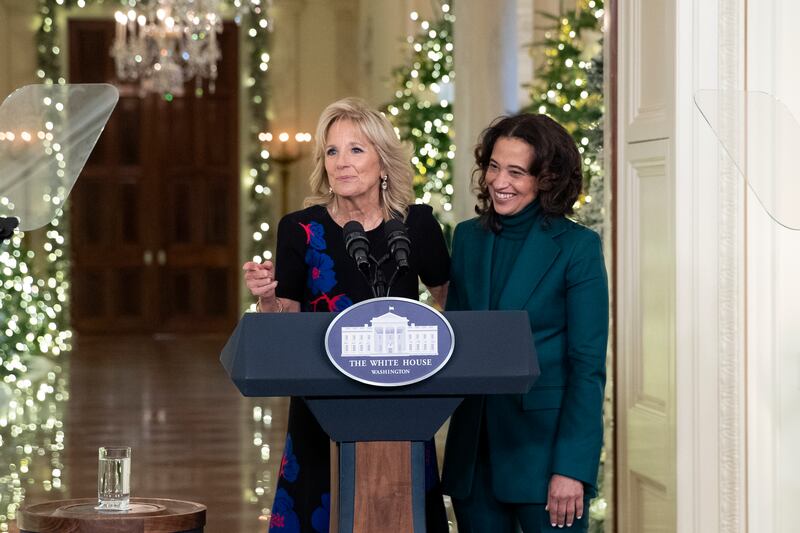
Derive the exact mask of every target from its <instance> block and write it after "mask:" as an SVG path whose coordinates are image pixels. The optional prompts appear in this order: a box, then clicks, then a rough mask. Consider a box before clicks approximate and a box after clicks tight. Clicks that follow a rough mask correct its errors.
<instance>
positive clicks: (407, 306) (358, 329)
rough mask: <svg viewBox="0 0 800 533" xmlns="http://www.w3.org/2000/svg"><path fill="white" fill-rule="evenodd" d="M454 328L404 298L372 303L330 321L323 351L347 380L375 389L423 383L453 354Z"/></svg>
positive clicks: (358, 304) (419, 304)
mask: <svg viewBox="0 0 800 533" xmlns="http://www.w3.org/2000/svg"><path fill="white" fill-rule="evenodd" d="M454 345H455V339H454V337H453V328H452V327H451V326H450V323H449V322H448V321H447V319H446V318H445V317H444V316H443V315H442V314H441V313H440V312H438V311H437V310H435V309H433V308H432V307H430V306H427V305H425V304H423V303H420V302H417V301H415V300H410V299H408V298H391V297H390V298H373V299H371V300H364V301H363V302H359V303H357V304H355V305H352V306H350V307H348V308H347V309H345V310H344V311H343V312H342V313H340V314H339V315H338V316H336V318H334V319H333V322H331V324H330V326H328V331H327V333H326V334H325V350H326V351H327V353H328V358H329V359H330V360H331V362H332V363H333V365H334V366H335V367H336V368H337V369H338V370H339V371H340V372H341V373H342V374H344V375H345V376H347V377H349V378H352V379H354V380H356V381H360V382H362V383H367V384H369V385H376V386H378V387H399V386H402V385H410V384H411V383H416V382H418V381H422V380H424V379H427V378H429V377H431V376H433V375H434V374H436V373H437V372H438V371H439V370H441V369H442V368H443V367H444V365H446V364H447V361H449V360H450V356H451V355H452V354H453V347H454Z"/></svg>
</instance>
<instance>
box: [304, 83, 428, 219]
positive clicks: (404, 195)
mask: <svg viewBox="0 0 800 533" xmlns="http://www.w3.org/2000/svg"><path fill="white" fill-rule="evenodd" d="M340 120H349V121H350V122H352V123H353V124H354V125H356V127H358V129H359V130H360V131H361V133H362V134H363V135H364V136H365V137H366V138H367V139H368V140H369V142H371V143H372V144H373V146H375V150H376V151H377V153H378V158H379V159H380V162H381V167H382V168H383V170H384V173H385V175H386V176H388V179H387V185H388V187H387V188H386V190H384V189H380V195H379V196H380V203H381V209H382V211H383V218H384V220H389V219H390V218H393V217H400V218H405V216H406V214H407V212H408V206H409V204H411V203H412V202H413V201H414V187H413V172H412V170H411V162H410V152H409V151H408V150H406V148H405V147H404V146H403V144H402V143H401V142H400V139H398V138H397V134H396V133H395V131H394V128H393V127H392V125H391V124H390V123H389V121H388V120H387V119H386V117H385V116H384V115H383V114H381V113H379V112H377V111H375V110H374V109H372V108H371V107H370V106H369V105H368V104H367V103H366V102H365V101H364V100H362V99H360V98H352V97H351V98H343V99H342V100H339V101H336V102H334V103H332V104H331V105H329V106H328V107H326V108H325V110H324V111H323V112H322V115H320V117H319V123H318V124H317V134H316V137H315V144H314V156H313V157H314V171H313V172H312V173H311V177H310V178H309V182H310V184H311V195H310V196H308V197H307V198H306V199H305V201H304V202H303V205H304V207H309V206H312V205H326V206H327V205H330V204H331V203H333V201H334V199H335V195H334V194H333V192H332V191H331V185H330V180H329V179H328V172H327V171H326V170H325V146H326V145H327V142H328V141H327V136H328V131H330V129H331V126H333V124H334V123H336V122H338V121H340Z"/></svg>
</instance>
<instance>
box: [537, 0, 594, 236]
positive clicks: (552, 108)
mask: <svg viewBox="0 0 800 533" xmlns="http://www.w3.org/2000/svg"><path fill="white" fill-rule="evenodd" d="M604 14H605V10H604V4H603V0H578V2H577V5H576V7H575V8H574V9H571V10H568V11H566V12H565V13H562V14H561V15H558V16H555V15H547V14H541V16H543V17H545V18H549V19H550V20H552V22H553V27H552V28H551V29H550V30H548V31H547V32H546V33H545V38H544V41H543V43H541V44H540V45H534V46H535V47H537V48H540V49H542V50H543V51H544V61H543V62H542V64H541V66H540V67H539V68H538V69H537V71H536V82H535V83H534V84H533V85H532V86H529V90H530V95H531V101H532V102H531V104H530V106H529V107H528V108H526V111H530V112H534V113H543V114H547V115H549V116H551V117H552V118H553V119H554V120H556V121H557V122H558V123H560V124H561V125H563V126H564V127H565V128H566V129H567V131H568V132H569V133H570V134H571V135H572V137H573V138H574V139H575V142H576V143H577V144H578V150H579V151H580V153H581V154H582V156H583V163H584V169H585V171H584V177H585V181H584V191H583V193H582V194H581V196H580V198H579V199H578V202H576V204H575V209H576V215H577V216H578V218H579V219H580V220H581V222H583V223H584V224H586V225H588V226H590V227H591V228H592V229H594V230H596V231H597V232H598V233H600V234H601V235H602V229H603V217H604V213H603V155H602V151H603V113H604V104H603V53H602V51H603V45H602V43H603V15H604Z"/></svg>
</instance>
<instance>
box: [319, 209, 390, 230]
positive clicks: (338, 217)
mask: <svg viewBox="0 0 800 533" xmlns="http://www.w3.org/2000/svg"><path fill="white" fill-rule="evenodd" d="M328 214H329V215H330V216H331V218H332V219H333V221H334V222H336V224H337V225H339V226H342V227H344V225H345V224H347V223H348V222H350V221H351V220H356V221H358V222H361V225H362V226H364V230H365V231H371V230H373V229H375V228H377V227H378V226H380V225H381V222H383V213H382V212H380V211H379V212H378V213H377V214H375V215H367V216H364V217H358V216H357V217H351V216H349V215H348V214H347V213H340V212H339V210H337V209H336V204H333V205H331V206H329V207H328Z"/></svg>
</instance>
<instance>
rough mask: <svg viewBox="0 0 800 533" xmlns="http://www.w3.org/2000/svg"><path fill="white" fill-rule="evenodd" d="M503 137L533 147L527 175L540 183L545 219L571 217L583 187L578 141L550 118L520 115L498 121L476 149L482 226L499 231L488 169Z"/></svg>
mask: <svg viewBox="0 0 800 533" xmlns="http://www.w3.org/2000/svg"><path fill="white" fill-rule="evenodd" d="M501 137H508V138H513V139H519V140H521V141H525V142H526V143H528V144H529V145H530V146H531V148H533V154H534V155H533V161H531V166H530V168H529V169H528V173H529V174H530V175H531V176H533V179H535V180H536V182H537V183H536V185H537V189H538V193H537V197H538V198H539V201H540V203H541V206H542V212H543V214H544V215H545V217H547V218H554V217H560V216H565V215H569V214H572V212H573V210H572V206H573V205H574V204H575V201H576V200H577V199H578V196H579V195H580V192H581V187H582V186H583V174H582V170H581V169H582V167H581V155H580V153H579V152H578V147H577V146H576V145H575V141H574V140H573V139H572V137H571V136H570V134H569V133H567V130H565V129H564V127H563V126H561V125H560V124H559V123H558V122H556V121H555V120H553V119H551V118H550V117H548V116H546V115H534V114H530V113H520V114H518V115H513V116H503V117H499V118H497V119H495V120H494V122H492V124H491V125H490V126H489V127H488V128H486V129H485V130H483V133H481V136H480V139H479V142H478V145H477V146H476V147H475V164H476V165H477V168H476V169H475V171H474V172H473V181H476V185H475V188H474V190H475V193H476V194H477V196H478V203H477V205H476V206H475V212H476V213H477V214H478V215H480V221H481V224H482V225H483V226H484V227H485V228H487V229H490V230H492V231H494V232H495V233H497V232H499V231H500V220H499V218H498V214H497V212H496V211H495V210H494V207H493V205H492V201H491V196H490V193H489V188H488V186H487V185H486V169H487V168H488V167H489V162H490V161H491V157H492V150H494V144H495V143H496V142H497V140H498V139H500V138H501ZM476 175H477V180H476V179H475V178H476Z"/></svg>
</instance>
